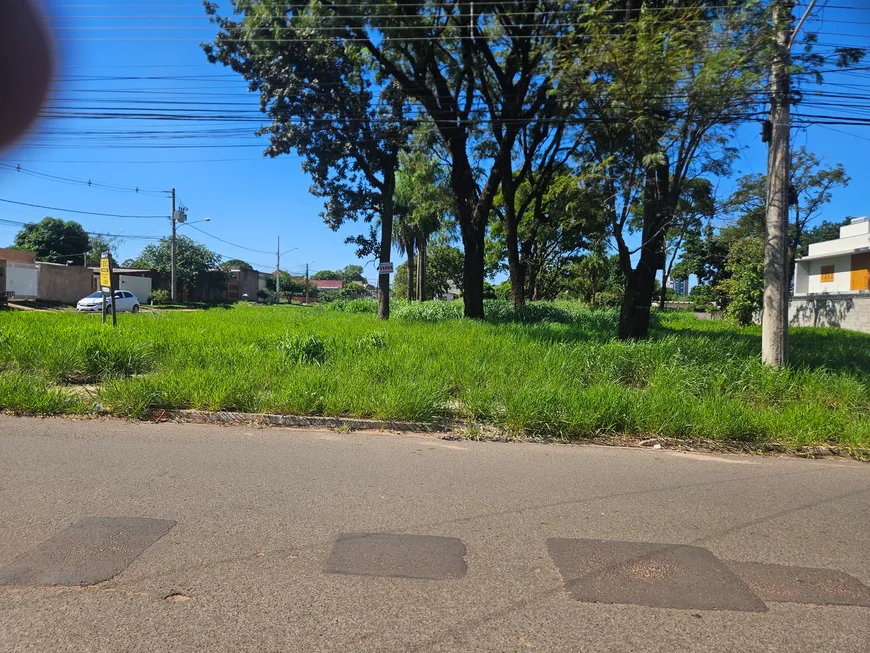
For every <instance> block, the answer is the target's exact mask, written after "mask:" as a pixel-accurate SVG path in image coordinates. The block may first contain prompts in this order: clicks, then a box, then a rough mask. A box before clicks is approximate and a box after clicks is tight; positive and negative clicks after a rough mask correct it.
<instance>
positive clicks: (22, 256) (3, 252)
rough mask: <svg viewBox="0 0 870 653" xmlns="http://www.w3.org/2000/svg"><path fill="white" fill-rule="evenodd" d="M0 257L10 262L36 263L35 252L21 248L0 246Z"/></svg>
mask: <svg viewBox="0 0 870 653" xmlns="http://www.w3.org/2000/svg"><path fill="white" fill-rule="evenodd" d="M0 258H4V259H6V260H7V261H9V262H10V263H36V254H34V253H33V252H28V251H25V250H21V249H8V248H6V247H0Z"/></svg>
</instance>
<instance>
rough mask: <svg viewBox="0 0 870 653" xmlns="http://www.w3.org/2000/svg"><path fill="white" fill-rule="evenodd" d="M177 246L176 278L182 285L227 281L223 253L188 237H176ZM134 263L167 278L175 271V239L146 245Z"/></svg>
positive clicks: (192, 285)
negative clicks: (216, 251) (173, 251)
mask: <svg viewBox="0 0 870 653" xmlns="http://www.w3.org/2000/svg"><path fill="white" fill-rule="evenodd" d="M175 246H176V267H177V280H178V283H179V284H180V285H181V286H183V287H185V288H187V289H188V290H192V289H194V288H202V287H205V286H209V285H211V284H214V283H220V282H224V281H226V279H227V273H226V271H224V270H221V269H220V262H221V257H220V254H216V253H215V252H213V251H211V250H210V249H209V248H208V247H206V246H205V245H203V244H201V243H197V242H196V241H194V240H193V239H192V238H190V237H188V236H177V237H176V245H175ZM132 263H133V265H134V267H142V268H150V269H152V270H155V271H156V272H157V273H158V274H160V275H161V276H163V277H164V278H167V279H168V278H169V277H170V275H171V270H172V239H171V238H169V237H168V236H167V237H165V238H161V239H160V241H159V242H158V243H154V244H151V245H147V246H146V247H145V249H143V250H142V253H141V254H139V256H138V257H137V258H136V259H135V260H134V261H132Z"/></svg>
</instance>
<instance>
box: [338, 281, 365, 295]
mask: <svg viewBox="0 0 870 653" xmlns="http://www.w3.org/2000/svg"><path fill="white" fill-rule="evenodd" d="M365 294H366V287H365V286H364V285H362V284H361V283H356V282H355V281H351V282H350V283H348V284H346V285H345V286H344V288H342V289H341V290H340V291H339V296H340V297H341V298H342V299H359V298H361V297H364V296H365Z"/></svg>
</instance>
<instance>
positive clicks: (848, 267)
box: [795, 254, 852, 293]
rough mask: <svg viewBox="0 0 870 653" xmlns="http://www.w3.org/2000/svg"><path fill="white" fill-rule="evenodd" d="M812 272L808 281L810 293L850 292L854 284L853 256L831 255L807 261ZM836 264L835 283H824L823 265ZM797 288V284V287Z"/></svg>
mask: <svg viewBox="0 0 870 653" xmlns="http://www.w3.org/2000/svg"><path fill="white" fill-rule="evenodd" d="M807 263H808V264H809V268H810V274H809V278H808V280H807V281H808V283H807V292H809V293H840V292H850V291H851V284H852V256H851V254H846V255H844V256H831V257H830V258H820V259H816V260H811V261H807ZM825 265H833V266H834V281H833V283H822V266H825ZM795 289H796V290H797V286H796V287H795Z"/></svg>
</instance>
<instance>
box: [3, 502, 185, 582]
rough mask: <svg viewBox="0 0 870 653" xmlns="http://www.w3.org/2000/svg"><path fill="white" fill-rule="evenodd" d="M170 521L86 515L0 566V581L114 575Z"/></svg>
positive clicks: (85, 579)
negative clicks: (4, 566)
mask: <svg viewBox="0 0 870 653" xmlns="http://www.w3.org/2000/svg"><path fill="white" fill-rule="evenodd" d="M173 526H175V522H174V521H171V520H167V519H148V518H144V517H88V518H86V519H81V520H79V521H77V522H76V523H74V524H72V525H71V526H69V527H67V528H65V529H64V530H62V531H61V532H60V533H58V534H57V535H55V536H54V537H52V538H50V539H48V540H45V541H44V542H42V543H41V544H39V545H37V546H36V547H34V548H33V549H31V550H30V551H28V552H27V553H25V554H23V555H21V556H19V557H18V558H16V559H15V560H14V561H13V562H12V564H10V565H9V566H8V567H6V568H4V569H0V585H14V586H37V585H63V586H86V585H96V584H97V583H102V582H104V581H107V580H109V579H110V578H113V577H115V576H117V575H118V574H119V573H121V572H122V571H124V569H126V568H127V567H128V566H130V564H131V563H132V562H133V561H134V560H135V559H136V558H138V557H139V556H140V555H142V553H143V552H144V551H145V550H146V549H147V548H148V547H150V546H151V545H152V544H154V543H155V542H156V541H157V540H159V539H160V538H161V537H163V536H164V535H166V534H167V533H168V532H169V530H170V529H171V528H172V527H173Z"/></svg>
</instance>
